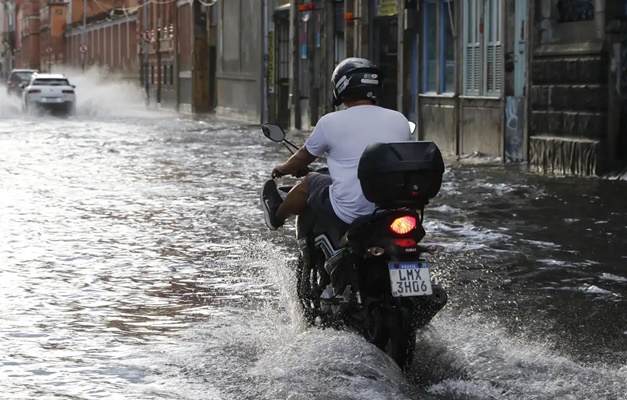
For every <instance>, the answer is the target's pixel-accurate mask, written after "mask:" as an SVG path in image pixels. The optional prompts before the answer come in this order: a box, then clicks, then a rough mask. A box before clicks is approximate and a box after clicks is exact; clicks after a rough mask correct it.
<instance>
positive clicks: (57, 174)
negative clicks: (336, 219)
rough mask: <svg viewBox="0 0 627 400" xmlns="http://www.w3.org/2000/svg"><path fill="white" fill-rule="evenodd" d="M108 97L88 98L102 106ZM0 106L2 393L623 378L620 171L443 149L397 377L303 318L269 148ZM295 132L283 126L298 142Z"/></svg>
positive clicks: (593, 385)
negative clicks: (268, 198) (411, 324)
mask: <svg viewBox="0 0 627 400" xmlns="http://www.w3.org/2000/svg"><path fill="white" fill-rule="evenodd" d="M107 115H108V114H107ZM149 116H150V117H149V118H148V117H145V116H142V117H141V118H131V117H130V116H128V117H125V116H124V115H123V116H121V117H118V118H117V119H111V120H103V119H100V120H86V119H85V117H84V116H83V117H81V116H80V115H79V116H78V117H77V118H75V119H70V120H62V119H53V118H37V119H34V120H27V119H25V118H12V119H4V120H2V119H0V148H2V149H3V150H2V151H3V157H1V158H0V209H1V210H2V212H1V213H0V226H2V229H1V230H0V292H1V293H2V295H1V296H0V320H1V323H0V340H1V341H2V347H1V349H2V350H0V374H1V375H2V376H6V377H10V379H9V380H2V381H0V391H1V392H2V393H15V398H45V397H47V398H53V397H55V396H58V397H65V398H68V397H72V396H75V397H76V398H113V397H116V398H142V399H144V398H150V399H152V398H160V399H174V398H180V399H197V398H203V399H213V398H215V399H275V398H285V399H288V398H289V399H335V398H354V399H381V398H397V399H405V398H406V399H417V398H442V399H451V398H460V399H461V398H464V399H467V398H472V399H474V398H477V399H480V398H511V399H523V398H537V399H554V398H569V397H571V398H582V399H583V398H586V399H587V398H608V399H619V398H621V396H622V395H623V394H624V393H627V384H626V383H625V382H627V379H625V378H627V376H626V373H627V371H625V369H624V364H625V360H626V359H627V345H626V344H625V343H626V342H627V340H626V338H627V327H626V326H625V322H624V321H625V320H624V315H625V312H626V307H625V296H627V275H626V274H625V271H624V268H623V267H624V265H625V262H626V261H627V256H625V252H624V250H623V247H624V245H625V242H624V239H623V235H624V231H625V227H626V226H627V215H626V214H625V213H624V205H623V203H622V202H623V201H624V200H623V199H624V198H626V195H627V184H625V182H621V181H603V180H576V179H569V178H541V177H537V176H534V175H529V174H526V173H525V172H524V171H523V170H521V169H519V168H518V167H514V168H503V167H494V166H456V165H451V166H448V167H447V172H446V175H445V183H444V185H443V188H442V191H441V193H440V196H438V198H437V199H435V200H434V201H433V204H431V205H430V207H429V208H428V210H427V212H426V223H425V228H426V230H427V232H428V236H427V238H425V241H428V242H437V243H443V244H444V245H445V246H446V248H447V251H446V253H444V254H441V255H438V256H437V257H433V258H432V260H431V261H432V264H433V265H434V270H433V272H434V273H435V274H436V278H437V279H438V280H439V281H440V282H441V283H442V284H443V285H444V286H445V287H446V288H447V289H448V290H449V293H450V299H449V300H450V303H449V305H447V307H446V309H445V310H444V311H443V312H442V313H441V314H439V315H438V316H437V317H436V319H435V320H434V321H433V324H432V326H431V327H430V328H429V329H428V330H427V331H426V332H424V333H423V334H422V335H420V338H419V345H418V351H419V357H418V358H417V360H416V365H415V372H414V374H413V375H412V376H410V377H408V378H406V377H403V376H402V375H401V374H400V372H399V370H398V369H397V368H396V366H395V365H394V364H393V363H392V362H391V361H390V360H389V359H388V358H387V357H386V356H384V355H383V354H381V353H380V352H378V351H377V350H376V349H373V348H372V346H370V345H368V344H367V343H365V342H364V341H363V340H362V339H361V338H359V337H358V336H355V335H353V334H351V333H347V332H336V331H332V330H315V329H314V330H307V329H305V328H304V326H303V322H302V320H301V319H300V318H299V316H298V313H297V312H296V310H297V307H296V304H295V301H294V293H293V289H292V288H293V285H292V284H290V283H291V282H292V281H293V276H292V272H293V271H292V269H291V268H292V267H293V263H294V257H295V245H294V243H293V240H292V235H293V227H291V226H286V227H285V229H283V230H282V231H279V232H268V231H267V230H266V229H265V225H264V223H263V219H262V217H261V211H260V210H259V207H258V204H257V202H258V191H257V190H258V188H259V187H260V185H261V183H262V182H263V181H264V180H265V179H267V177H268V175H269V171H271V169H272V167H273V166H274V165H275V163H277V162H279V161H280V160H282V159H284V158H285V157H287V154H285V152H284V151H282V148H281V147H280V146H278V145H276V144H274V143H272V142H269V141H267V140H266V139H265V138H264V137H263V135H262V134H261V133H260V132H257V131H256V130H254V129H251V128H243V127H237V126H231V125H226V124H221V123H215V122H209V121H190V120H184V119H178V118H169V117H168V116H167V115H166V116H164V115H160V114H149ZM298 139H302V138H297V139H295V141H296V142H299V140H298Z"/></svg>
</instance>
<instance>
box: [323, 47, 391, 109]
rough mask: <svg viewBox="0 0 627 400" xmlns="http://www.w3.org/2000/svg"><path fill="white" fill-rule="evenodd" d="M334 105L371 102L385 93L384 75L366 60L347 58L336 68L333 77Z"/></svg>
mask: <svg viewBox="0 0 627 400" xmlns="http://www.w3.org/2000/svg"><path fill="white" fill-rule="evenodd" d="M331 82H332V84H333V105H334V106H335V107H337V106H339V105H340V104H342V103H344V101H345V100H346V99H350V100H371V101H373V102H376V101H377V98H378V97H379V96H380V95H381V92H382V91H383V74H382V72H381V70H380V69H379V68H377V66H376V65H374V64H373V63H372V61H370V60H366V59H365V58H347V59H345V60H344V61H342V62H341V63H339V64H338V65H337V67H335V71H333V76H332V77H331Z"/></svg>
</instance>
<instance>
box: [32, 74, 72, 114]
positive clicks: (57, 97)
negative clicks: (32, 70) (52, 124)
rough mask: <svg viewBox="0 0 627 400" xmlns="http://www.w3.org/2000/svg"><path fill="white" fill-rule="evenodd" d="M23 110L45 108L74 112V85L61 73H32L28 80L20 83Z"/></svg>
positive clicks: (66, 112) (67, 112) (68, 112)
mask: <svg viewBox="0 0 627 400" xmlns="http://www.w3.org/2000/svg"><path fill="white" fill-rule="evenodd" d="M21 86H22V87H23V91H22V108H23V110H24V112H27V113H28V112H31V111H38V110H47V111H60V112H63V113H65V114H66V115H74V114H75V113H76V93H74V89H75V87H76V86H74V85H71V84H70V81H69V80H68V79H67V77H66V76H65V75H63V74H39V73H37V74H33V76H32V77H31V79H30V81H29V82H28V83H26V84H22V85H21Z"/></svg>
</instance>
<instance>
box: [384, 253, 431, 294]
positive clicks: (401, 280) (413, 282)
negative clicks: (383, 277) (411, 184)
mask: <svg viewBox="0 0 627 400" xmlns="http://www.w3.org/2000/svg"><path fill="white" fill-rule="evenodd" d="M388 269H389V270H390V284H391V286H392V296H394V297H410V296H429V295H431V294H433V290H432V289H431V278H430V277H429V264H427V262H426V261H424V260H422V261H410V262H390V263H389V264H388Z"/></svg>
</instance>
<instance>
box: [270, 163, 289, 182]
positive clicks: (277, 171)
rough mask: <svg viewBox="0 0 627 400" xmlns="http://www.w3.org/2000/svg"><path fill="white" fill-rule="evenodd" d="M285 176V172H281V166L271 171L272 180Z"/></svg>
mask: <svg viewBox="0 0 627 400" xmlns="http://www.w3.org/2000/svg"><path fill="white" fill-rule="evenodd" d="M285 175H287V174H286V173H285V172H283V169H282V168H281V165H277V166H276V167H274V169H273V170H272V179H276V178H280V177H282V176H285Z"/></svg>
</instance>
